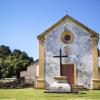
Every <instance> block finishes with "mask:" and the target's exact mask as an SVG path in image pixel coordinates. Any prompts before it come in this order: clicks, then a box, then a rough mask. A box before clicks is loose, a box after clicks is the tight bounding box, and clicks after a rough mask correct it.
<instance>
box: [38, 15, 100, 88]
mask: <svg viewBox="0 0 100 100" xmlns="http://www.w3.org/2000/svg"><path fill="white" fill-rule="evenodd" d="M38 40H39V77H38V79H37V82H36V88H48V87H49V86H50V85H51V84H52V83H53V82H54V79H53V78H54V77H56V76H66V77H67V81H68V83H69V84H77V85H83V86H84V87H86V88H88V89H100V80H99V70H98V69H99V68H98V51H97V45H98V41H99V34H98V33H96V32H95V31H93V30H91V29H89V28H88V27H86V26H85V25H83V24H82V23H80V22H79V21H77V20H76V19H74V18H72V17H71V16H69V15H67V16H64V17H63V18H62V19H61V20H59V21H58V22H57V23H55V24H54V25H53V26H51V27H50V28H49V29H47V30H46V31H44V32H43V33H42V34H40V35H39V36H38Z"/></svg>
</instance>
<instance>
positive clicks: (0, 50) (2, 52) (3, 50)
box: [0, 45, 11, 58]
mask: <svg viewBox="0 0 100 100" xmlns="http://www.w3.org/2000/svg"><path fill="white" fill-rule="evenodd" d="M10 54H11V50H10V48H9V47H8V46H4V45H1V46H0V58H6V57H7V56H8V55H10Z"/></svg>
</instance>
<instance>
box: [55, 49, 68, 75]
mask: <svg viewBox="0 0 100 100" xmlns="http://www.w3.org/2000/svg"><path fill="white" fill-rule="evenodd" d="M53 57H56V58H60V74H61V75H62V58H63V57H68V55H62V51H61V49H60V55H59V56H53Z"/></svg>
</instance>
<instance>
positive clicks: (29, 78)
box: [20, 62, 38, 84]
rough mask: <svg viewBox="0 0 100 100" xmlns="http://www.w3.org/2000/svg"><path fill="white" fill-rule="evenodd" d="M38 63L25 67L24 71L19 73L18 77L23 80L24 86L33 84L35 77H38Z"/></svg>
mask: <svg viewBox="0 0 100 100" xmlns="http://www.w3.org/2000/svg"><path fill="white" fill-rule="evenodd" d="M37 70H38V62H36V63H35V64H32V65H30V66H28V67H27V70H26V71H22V72H20V77H24V78H25V83H26V84H28V83H29V84H33V83H34V82H35V79H36V77H38V71H37Z"/></svg>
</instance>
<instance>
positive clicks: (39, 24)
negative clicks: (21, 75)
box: [0, 0, 100, 59]
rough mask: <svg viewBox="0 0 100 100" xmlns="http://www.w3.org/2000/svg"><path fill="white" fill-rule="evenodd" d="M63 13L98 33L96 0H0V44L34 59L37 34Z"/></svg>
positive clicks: (99, 7)
mask: <svg viewBox="0 0 100 100" xmlns="http://www.w3.org/2000/svg"><path fill="white" fill-rule="evenodd" d="M66 14H69V15H70V16H72V17H73V18H75V19H76V20H78V21H79V22H81V23H83V24H84V25H86V26H88V27H89V28H91V29H93V30H94V31H96V32H97V33H99V34H100V0H0V45H6V46H9V47H10V48H11V50H12V51H13V50H14V49H20V50H21V51H25V52H27V54H28V55H29V56H31V57H33V58H34V59H37V58H39V54H38V51H39V50H38V40H37V36H38V35H39V34H41V33H42V32H43V31H45V30H46V29H47V28H49V27H50V26H51V25H53V24H54V23H55V22H57V21H58V20H60V19H61V18H62V17H63V16H65V15H66ZM98 47H99V48H100V42H99V44H98Z"/></svg>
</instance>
